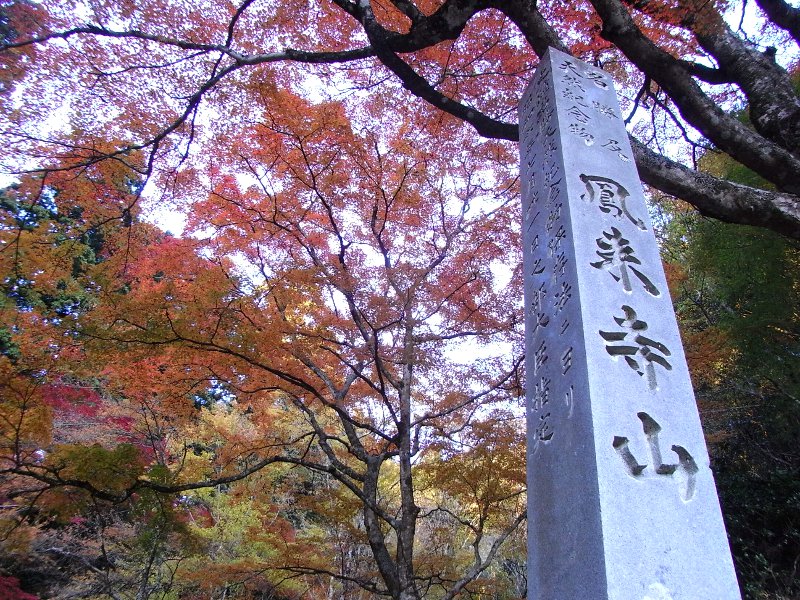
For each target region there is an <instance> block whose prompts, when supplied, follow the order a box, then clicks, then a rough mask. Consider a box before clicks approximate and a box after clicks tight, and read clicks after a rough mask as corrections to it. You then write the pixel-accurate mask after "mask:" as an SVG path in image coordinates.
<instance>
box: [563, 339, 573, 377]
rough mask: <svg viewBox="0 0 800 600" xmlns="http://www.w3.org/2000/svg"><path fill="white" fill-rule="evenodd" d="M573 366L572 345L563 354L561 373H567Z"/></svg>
mask: <svg viewBox="0 0 800 600" xmlns="http://www.w3.org/2000/svg"><path fill="white" fill-rule="evenodd" d="M571 367H572V346H570V347H569V348H567V349H566V350H564V353H563V354H562V355H561V374H562V375H566V374H567V371H569V370H570V368H571Z"/></svg>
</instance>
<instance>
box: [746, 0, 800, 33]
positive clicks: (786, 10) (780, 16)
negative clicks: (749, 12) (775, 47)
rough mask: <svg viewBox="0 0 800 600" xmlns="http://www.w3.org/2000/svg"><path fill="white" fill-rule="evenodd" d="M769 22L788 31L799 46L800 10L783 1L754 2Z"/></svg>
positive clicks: (762, 0) (757, 0) (759, 0)
mask: <svg viewBox="0 0 800 600" xmlns="http://www.w3.org/2000/svg"><path fill="white" fill-rule="evenodd" d="M756 4H758V5H759V6H760V7H761V10H763V11H764V12H765V13H766V14H767V16H768V17H769V20H770V21H772V22H773V23H775V24H776V25H777V26H778V27H781V28H783V29H785V30H786V31H788V32H789V33H790V34H791V36H792V37H793V38H794V40H795V41H796V42H797V43H798V44H800V8H797V7H795V6H792V5H791V4H789V3H788V2H784V0H756Z"/></svg>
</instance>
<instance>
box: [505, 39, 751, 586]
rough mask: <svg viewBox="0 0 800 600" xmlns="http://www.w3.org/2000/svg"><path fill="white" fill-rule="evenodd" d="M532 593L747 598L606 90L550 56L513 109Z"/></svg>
mask: <svg viewBox="0 0 800 600" xmlns="http://www.w3.org/2000/svg"><path fill="white" fill-rule="evenodd" d="M519 111H520V154H521V165H522V169H521V170H522V173H521V176H522V203H523V226H522V227H523V244H524V253H523V256H524V273H525V275H524V276H525V319H526V320H525V328H526V333H525V335H526V353H527V354H526V373H527V407H528V408H527V411H528V451H527V460H528V521H529V535H528V587H529V595H528V598H530V599H531V600H533V599H537V600H578V599H580V600H600V599H611V600H728V599H734V598H736V599H738V598H740V594H739V590H738V586H737V583H736V576H735V573H734V570H733V564H732V561H731V556H730V551H729V548H728V540H727V537H726V535H725V529H724V526H723V522H722V517H721V514H720V509H719V502H718V500H717V495H716V490H715V487H714V481H713V477H712V474H711V470H710V468H709V459H708V453H707V450H706V446H705V442H704V439H703V432H702V429H701V427H700V420H699V416H698V412H697V407H696V404H695V400H694V394H693V392H692V386H691V382H690V380H689V372H688V370H687V367H686V360H685V358H684V354H683V349H682V347H681V342H680V339H679V336H678V327H677V323H676V321H675V314H674V311H673V308H672V303H671V301H670V298H669V294H668V291H667V283H666V280H665V277H664V272H663V269H662V266H661V261H660V258H659V253H658V247H657V245H656V240H655V237H654V235H653V229H652V225H651V224H650V220H649V218H648V214H647V208H646V206H645V203H644V197H643V194H642V189H641V184H640V181H639V177H638V175H637V172H636V166H635V165H634V162H633V154H632V152H631V148H630V145H629V143H628V138H627V134H626V131H625V126H624V123H623V121H622V119H621V116H620V110H619V105H618V103H617V99H616V95H615V92H614V86H613V82H612V80H611V78H610V77H609V76H608V75H607V74H606V73H604V72H603V71H601V70H599V69H595V68H593V67H591V66H589V65H587V64H585V63H582V62H581V61H578V60H576V59H574V58H572V57H570V56H568V55H566V54H563V53H561V52H558V51H556V50H553V49H551V50H550V51H549V53H548V54H547V55H546V56H545V57H544V58H543V59H542V61H541V64H540V66H539V68H538V70H537V72H536V75H535V76H534V79H533V81H532V83H531V84H530V86H529V87H528V89H527V91H526V92H525V95H524V96H523V99H522V101H521V103H520V109H519Z"/></svg>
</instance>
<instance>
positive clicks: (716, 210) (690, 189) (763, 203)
mask: <svg viewBox="0 0 800 600" xmlns="http://www.w3.org/2000/svg"><path fill="white" fill-rule="evenodd" d="M631 144H632V146H633V152H634V155H635V157H636V166H637V167H638V169H639V174H640V176H641V178H642V181H644V182H645V183H647V184H648V185H651V186H653V187H655V188H657V189H659V190H661V191H663V192H666V193H667V194H671V195H673V196H676V197H677V198H681V199H682V200H685V201H686V202H689V203H690V204H691V205H693V206H694V207H695V208H696V209H697V210H699V211H700V212H701V213H702V214H704V215H707V216H709V217H714V218H716V219H720V220H721V221H728V222H730V223H740V224H743V225H755V226H760V227H766V228H768V229H772V230H773V231H777V232H779V233H782V234H784V235H786V236H787V237H791V238H794V239H800V197H798V196H793V195H791V194H785V193H781V192H771V191H766V190H759V189H757V188H751V187H747V186H744V185H739V184H736V183H731V182H729V181H725V180H722V179H718V178H716V177H713V176H711V175H709V174H707V173H702V172H700V171H694V170H692V169H689V168H687V167H685V166H683V165H681V164H679V163H676V162H674V161H672V160H669V159H668V158H665V157H664V156H662V155H660V154H657V153H656V152H653V151H652V150H650V149H649V148H647V146H645V145H644V144H642V143H641V142H639V141H637V140H635V139H634V138H631Z"/></svg>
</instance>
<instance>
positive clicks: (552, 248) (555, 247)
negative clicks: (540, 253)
mask: <svg viewBox="0 0 800 600" xmlns="http://www.w3.org/2000/svg"><path fill="white" fill-rule="evenodd" d="M566 237H567V230H566V229H564V226H563V225H561V226H560V227H559V228H558V231H556V234H555V236H554V237H553V239H551V240H550V241H549V242H547V250H548V254H549V255H550V256H555V255H556V253H557V252H560V251H561V244H562V243H563V242H564V239H565V238H566Z"/></svg>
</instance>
